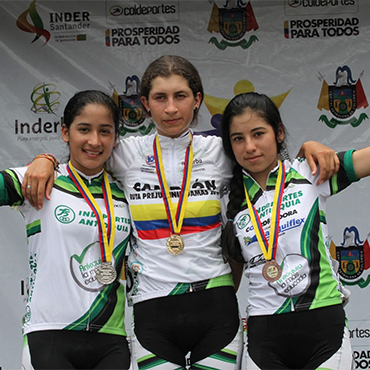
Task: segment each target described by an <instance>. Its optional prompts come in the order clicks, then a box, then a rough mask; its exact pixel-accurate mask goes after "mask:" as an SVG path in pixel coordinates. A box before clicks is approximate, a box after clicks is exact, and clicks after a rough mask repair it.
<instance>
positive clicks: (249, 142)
mask: <svg viewBox="0 0 370 370" xmlns="http://www.w3.org/2000/svg"><path fill="white" fill-rule="evenodd" d="M244 149H245V151H246V152H247V153H253V152H254V151H255V150H256V144H255V142H254V140H253V139H251V138H247V139H246V140H245V145H244Z"/></svg>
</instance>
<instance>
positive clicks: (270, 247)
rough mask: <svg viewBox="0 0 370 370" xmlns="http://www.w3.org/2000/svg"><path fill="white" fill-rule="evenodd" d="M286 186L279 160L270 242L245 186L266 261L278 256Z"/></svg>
mask: <svg viewBox="0 0 370 370" xmlns="http://www.w3.org/2000/svg"><path fill="white" fill-rule="evenodd" d="M284 186H285V166H284V163H282V162H281V161H280V160H279V172H278V176H277V180H276V186H275V193H274V202H273V205H272V214H271V226H270V235H269V241H268V242H267V238H266V235H265V232H264V231H263V227H262V224H261V220H260V218H259V215H258V212H257V210H256V208H255V207H254V205H253V204H252V203H251V201H250V199H249V195H248V191H247V188H246V186H245V184H244V192H245V197H246V200H247V204H248V209H249V214H250V216H251V220H252V224H253V228H254V232H255V233H256V237H257V240H258V243H259V245H260V247H261V250H262V253H263V255H264V257H265V260H266V261H270V260H272V259H275V255H276V250H277V244H278V237H279V224H280V207H281V201H282V199H283V193H284Z"/></svg>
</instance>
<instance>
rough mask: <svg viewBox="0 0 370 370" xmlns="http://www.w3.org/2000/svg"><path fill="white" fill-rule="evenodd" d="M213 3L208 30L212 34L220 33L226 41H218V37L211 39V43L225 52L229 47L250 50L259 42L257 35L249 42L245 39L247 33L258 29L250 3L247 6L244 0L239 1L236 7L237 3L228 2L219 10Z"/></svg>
mask: <svg viewBox="0 0 370 370" xmlns="http://www.w3.org/2000/svg"><path fill="white" fill-rule="evenodd" d="M212 2H213V8H212V13H211V17H210V20H209V23H208V29H207V30H208V32H210V33H212V32H217V33H220V34H221V36H222V37H223V38H224V40H221V41H218V40H217V38H216V37H211V39H210V40H209V42H210V43H212V44H214V45H215V46H216V47H217V48H218V49H220V50H225V49H226V48H227V47H229V46H233V47H236V46H239V47H241V48H243V49H248V48H249V47H250V46H251V45H252V44H253V43H254V42H255V41H258V38H257V36H255V35H252V36H251V37H250V38H249V40H246V39H243V37H244V35H245V33H246V32H249V31H251V30H254V31H256V30H257V29H258V24H257V20H256V17H255V16H254V12H253V9H252V5H251V3H250V2H248V4H246V3H244V2H243V1H242V0H237V1H236V6H234V3H235V1H229V0H227V1H226V4H225V5H224V7H223V8H219V7H218V6H217V4H216V3H215V2H214V1H211V3H212ZM230 3H231V5H230Z"/></svg>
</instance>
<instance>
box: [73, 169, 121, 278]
mask: <svg viewBox="0 0 370 370" xmlns="http://www.w3.org/2000/svg"><path fill="white" fill-rule="evenodd" d="M67 171H68V173H69V175H70V177H71V179H72V181H73V182H74V184H75V185H76V187H77V189H78V190H79V192H80V193H81V195H82V196H83V198H84V199H85V200H86V202H87V204H88V205H89V206H90V208H91V210H92V211H93V213H94V215H95V217H96V221H97V226H98V230H99V242H100V252H101V259H102V263H101V264H100V265H99V266H98V268H97V269H96V271H95V273H96V278H97V280H98V281H99V283H101V284H103V285H108V284H111V283H113V282H114V281H115V280H116V278H117V272H116V269H115V268H114V266H113V265H112V262H111V259H112V253H113V244H114V235H115V231H116V222H115V218H114V210H113V198H112V192H111V188H110V184H109V179H108V175H107V173H106V172H105V170H104V172H103V182H102V192H103V197H104V202H105V205H106V211H107V219H108V220H107V227H106V226H105V222H104V219H103V215H102V213H101V210H100V207H99V205H98V204H97V203H96V200H95V199H94V197H93V195H92V194H91V192H90V190H89V189H88V187H87V186H86V185H85V183H84V182H83V180H82V178H81V176H80V175H79V174H78V172H77V171H76V170H75V169H74V167H73V166H72V163H71V162H69V163H68V165H67Z"/></svg>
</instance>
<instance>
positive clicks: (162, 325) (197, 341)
mask: <svg viewBox="0 0 370 370" xmlns="http://www.w3.org/2000/svg"><path fill="white" fill-rule="evenodd" d="M134 320H135V329H134V330H135V334H136V337H137V339H138V340H139V342H140V344H141V345H142V346H143V347H144V348H146V349H147V350H148V351H150V352H152V353H154V354H155V355H157V356H158V357H160V358H162V359H165V360H167V361H169V362H172V363H175V364H179V365H181V366H182V367H185V356H186V355H187V354H188V352H190V363H191V364H194V363H195V362H197V361H199V360H201V359H203V358H206V357H208V356H210V355H211V354H214V353H216V352H217V351H219V350H221V349H222V348H224V347H226V345H228V344H229V343H230V342H231V341H232V340H233V339H234V338H235V336H236V333H237V331H238V328H239V323H240V320H239V311H238V303H237V299H236V295H235V289H234V287H219V288H212V289H207V290H203V291H199V292H193V293H185V294H181V295H174V296H167V297H162V298H155V299H151V300H148V301H144V302H140V303H137V304H135V305H134Z"/></svg>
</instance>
